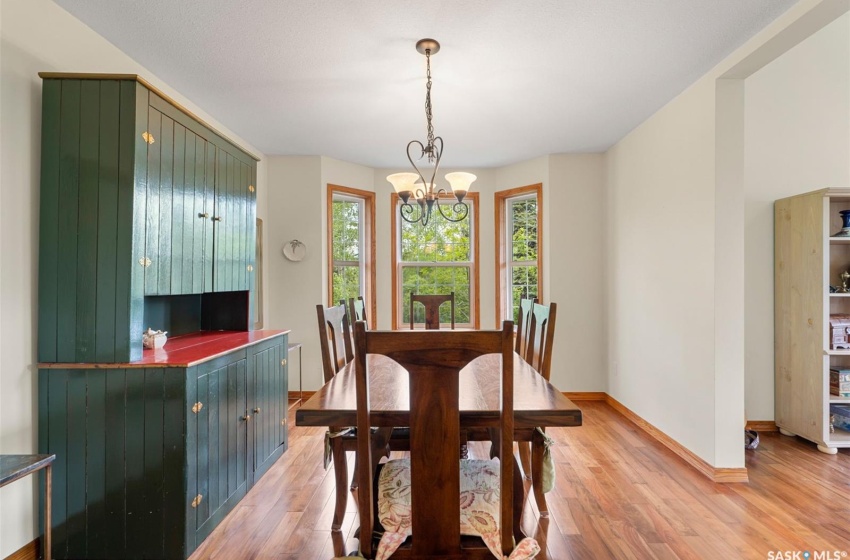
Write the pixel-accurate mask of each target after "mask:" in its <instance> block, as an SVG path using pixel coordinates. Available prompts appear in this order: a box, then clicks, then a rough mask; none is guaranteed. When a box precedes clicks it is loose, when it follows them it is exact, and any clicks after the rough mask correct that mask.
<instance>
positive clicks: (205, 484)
mask: <svg viewBox="0 0 850 560" xmlns="http://www.w3.org/2000/svg"><path fill="white" fill-rule="evenodd" d="M197 387H198V397H197V401H198V402H202V403H203V404H204V407H203V408H202V409H201V410H200V412H198V414H197V416H198V448H197V457H198V491H197V493H196V494H192V493H191V492H190V494H189V497H190V498H194V497H195V496H196V495H197V494H200V495H201V496H203V499H202V500H201V503H200V504H198V507H197V508H195V516H196V519H197V521H196V523H195V525H194V526H193V527H192V532H193V534H194V531H195V529H197V528H198V527H200V526H201V525H202V524H203V523H204V521H206V520H207V519H209V518H210V505H211V504H212V496H211V495H210V490H209V489H210V485H209V483H210V459H211V457H212V452H211V449H212V447H211V446H210V414H212V412H213V407H212V402H211V401H210V389H211V387H210V375H209V374H204V375H200V376H198V382H197Z"/></svg>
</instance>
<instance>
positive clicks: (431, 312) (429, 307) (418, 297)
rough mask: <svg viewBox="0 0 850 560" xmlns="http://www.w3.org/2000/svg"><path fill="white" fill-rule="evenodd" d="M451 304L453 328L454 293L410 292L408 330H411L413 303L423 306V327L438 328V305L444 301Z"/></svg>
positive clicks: (453, 325)
mask: <svg viewBox="0 0 850 560" xmlns="http://www.w3.org/2000/svg"><path fill="white" fill-rule="evenodd" d="M447 301H448V302H451V306H452V315H451V316H452V330H454V328H455V293H454V292H451V293H450V294H448V295H445V294H440V295H425V294H414V293H411V294H410V330H413V304H414V303H416V302H419V303H421V304H422V305H424V306H425V329H426V330H440V306H441V305H443V304H444V303H446V302H447Z"/></svg>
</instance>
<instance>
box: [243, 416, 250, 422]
mask: <svg viewBox="0 0 850 560" xmlns="http://www.w3.org/2000/svg"><path fill="white" fill-rule="evenodd" d="M242 420H244V421H246V422H250V421H251V415H250V414H246V415H245V416H243V417H242Z"/></svg>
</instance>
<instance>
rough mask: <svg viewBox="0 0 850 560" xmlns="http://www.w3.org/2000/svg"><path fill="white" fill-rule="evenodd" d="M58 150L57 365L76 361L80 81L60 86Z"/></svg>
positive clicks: (65, 82)
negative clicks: (60, 279)
mask: <svg viewBox="0 0 850 560" xmlns="http://www.w3.org/2000/svg"><path fill="white" fill-rule="evenodd" d="M61 107H62V108H61V114H60V121H61V127H62V131H61V134H60V146H59V233H60V235H59V239H58V240H57V246H58V253H57V266H58V269H59V272H60V274H61V278H62V281H61V282H59V285H58V289H57V298H58V300H57V337H58V338H57V352H56V359H57V360H58V361H60V362H74V361H76V357H77V349H76V342H77V335H76V331H77V220H78V207H79V191H80V80H64V81H63V82H62V105H61Z"/></svg>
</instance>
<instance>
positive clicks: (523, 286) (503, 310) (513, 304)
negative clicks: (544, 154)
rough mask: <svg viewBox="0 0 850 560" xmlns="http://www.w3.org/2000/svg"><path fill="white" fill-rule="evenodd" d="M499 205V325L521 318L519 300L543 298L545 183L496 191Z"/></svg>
mask: <svg viewBox="0 0 850 560" xmlns="http://www.w3.org/2000/svg"><path fill="white" fill-rule="evenodd" d="M494 202H495V206H496V216H497V219H496V224H495V225H496V239H497V240H498V243H497V246H496V302H497V306H498V307H497V309H496V324H497V326H498V325H499V324H501V321H506V320H513V321H514V323H516V322H517V320H518V319H519V300H520V299H521V298H534V297H537V298H538V299H539V300H541V301H542V300H543V296H542V294H543V282H542V278H541V270H542V266H543V235H542V228H543V226H542V223H543V185H542V184H540V183H538V184H536V185H526V186H524V187H516V188H512V189H507V190H504V191H497V192H496V193H495V194H494Z"/></svg>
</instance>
